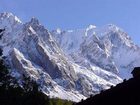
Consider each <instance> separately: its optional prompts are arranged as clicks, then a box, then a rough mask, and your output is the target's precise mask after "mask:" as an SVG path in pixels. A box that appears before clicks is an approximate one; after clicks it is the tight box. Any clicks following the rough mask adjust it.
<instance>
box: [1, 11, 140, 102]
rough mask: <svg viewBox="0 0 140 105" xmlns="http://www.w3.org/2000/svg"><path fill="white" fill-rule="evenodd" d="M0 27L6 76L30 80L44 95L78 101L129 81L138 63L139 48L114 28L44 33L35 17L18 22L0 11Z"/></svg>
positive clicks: (12, 16)
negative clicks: (24, 77)
mask: <svg viewBox="0 0 140 105" xmlns="http://www.w3.org/2000/svg"><path fill="white" fill-rule="evenodd" d="M0 29H5V31H4V32H3V33H1V34H0V37H1V39H0V47H1V48H2V49H3V56H6V57H7V59H6V62H7V64H8V65H9V66H10V68H11V69H10V70H11V75H12V76H14V77H16V78H18V79H19V80H20V79H21V80H22V74H25V75H27V76H30V77H31V78H33V79H35V80H36V81H37V82H38V83H39V84H40V88H41V89H42V91H43V92H44V93H45V94H46V95H49V96H50V97H59V98H62V99H68V100H72V101H76V102H78V101H80V100H81V99H85V98H87V97H89V96H90V95H91V94H93V95H95V94H97V93H99V92H100V91H101V90H104V89H108V88H110V86H112V85H116V84H118V83H120V82H122V79H123V78H130V72H131V69H132V68H133V67H134V66H138V65H139V64H140V59H139V58H140V57H139V54H140V48H139V47H138V46H137V45H135V44H134V43H133V41H132V40H131V39H130V37H129V36H128V35H127V33H125V32H124V31H123V30H122V29H120V28H118V27H117V26H115V25H107V26H104V27H102V28H98V27H96V26H94V25H90V26H89V27H87V28H85V29H78V30H67V31H61V30H60V29H57V30H53V31H49V30H48V29H46V28H45V27H44V26H43V25H41V24H40V23H39V20H38V19H36V18H32V19H31V20H30V21H29V22H27V23H23V22H21V21H20V19H18V17H17V16H14V15H13V14H12V13H1V14H0ZM130 55H131V56H130Z"/></svg>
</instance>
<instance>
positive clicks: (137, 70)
mask: <svg viewBox="0 0 140 105" xmlns="http://www.w3.org/2000/svg"><path fill="white" fill-rule="evenodd" d="M131 74H132V75H133V77H139V76H140V67H135V68H134V70H133V71H132V72H131Z"/></svg>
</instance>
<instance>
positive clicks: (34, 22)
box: [29, 17, 40, 25]
mask: <svg viewBox="0 0 140 105" xmlns="http://www.w3.org/2000/svg"><path fill="white" fill-rule="evenodd" d="M29 23H30V24H33V25H39V24H40V23H39V20H38V19H37V18H35V17H32V18H31V20H30V22H29Z"/></svg>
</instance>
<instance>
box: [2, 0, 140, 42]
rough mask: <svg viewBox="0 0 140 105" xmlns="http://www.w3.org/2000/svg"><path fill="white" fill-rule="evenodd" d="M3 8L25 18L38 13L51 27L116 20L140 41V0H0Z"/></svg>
mask: <svg viewBox="0 0 140 105" xmlns="http://www.w3.org/2000/svg"><path fill="white" fill-rule="evenodd" d="M0 12H12V13H13V14H15V15H17V16H18V17H19V18H20V19H21V20H22V21H23V22H26V21H29V20H30V18H31V17H33V16H34V17H37V18H38V19H39V20H40V22H41V23H42V24H43V25H45V26H46V27H47V28H48V29H56V28H58V27H59V28H62V29H77V28H84V27H87V26H88V25H90V24H95V25H96V26H98V27H100V26H103V25H106V24H110V23H111V24H115V25H117V26H119V27H121V28H122V29H124V30H125V31H126V32H127V33H128V34H129V35H130V36H131V38H132V39H133V40H134V41H135V42H136V43H138V44H139V45H140V0H1V1H0Z"/></svg>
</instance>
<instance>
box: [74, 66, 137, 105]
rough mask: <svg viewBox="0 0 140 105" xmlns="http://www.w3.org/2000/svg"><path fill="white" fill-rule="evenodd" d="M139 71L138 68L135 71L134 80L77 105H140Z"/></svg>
mask: <svg viewBox="0 0 140 105" xmlns="http://www.w3.org/2000/svg"><path fill="white" fill-rule="evenodd" d="M137 70H138V71H137ZM139 70H140V67H136V68H135V69H134V70H133V73H134V77H133V78H131V79H129V80H125V81H124V82H123V83H120V84H118V85H117V86H115V87H111V88H110V89H108V90H106V91H102V92H101V93H100V94H97V95H95V96H91V97H90V98H88V99H87V100H84V101H81V102H79V103H77V104H76V105H140V89H139V88H140V75H139V76H138V75H137V76H135V75H136V74H135V73H139Z"/></svg>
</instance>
